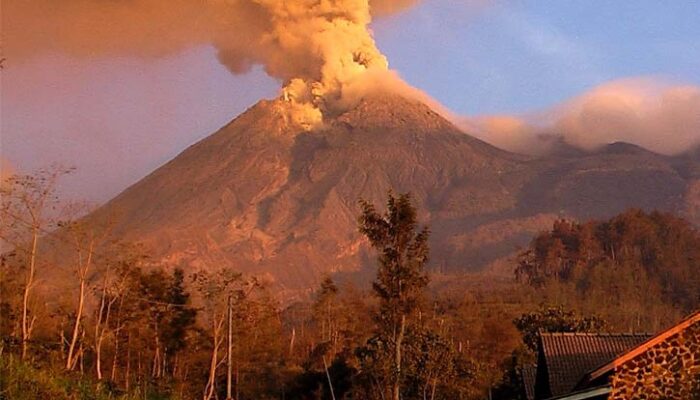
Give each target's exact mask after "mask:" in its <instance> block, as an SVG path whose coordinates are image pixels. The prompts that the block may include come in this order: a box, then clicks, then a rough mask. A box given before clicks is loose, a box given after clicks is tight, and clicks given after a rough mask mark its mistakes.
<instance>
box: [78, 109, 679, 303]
mask: <svg viewBox="0 0 700 400" xmlns="http://www.w3.org/2000/svg"><path fill="white" fill-rule="evenodd" d="M650 154H652V155H653V153H646V152H634V153H630V152H620V153H618V152H601V153H591V154H585V155H581V156H577V157H572V158H552V159H531V158H527V157H524V156H520V155H516V154H512V153H508V152H505V151H502V150H499V149H497V148H495V147H493V146H491V145H488V144H486V143H484V142H482V141H480V140H477V139H475V138H473V137H471V136H469V135H467V134H465V133H463V132H461V131H460V130H458V129H457V128H456V127H455V126H454V125H452V124H451V123H450V122H448V121H447V120H445V119H444V118H442V117H441V116H440V115H438V114H437V113H436V112H434V111H433V110H431V109H430V108H428V107H427V106H425V105H424V104H422V103H419V102H417V101H413V100H408V99H405V98H402V97H398V96H394V95H374V96H369V97H366V98H365V99H363V100H361V101H360V102H359V103H358V104H356V105H355V106H353V107H351V108H350V109H349V110H347V111H345V112H343V113H342V114H340V115H337V116H334V117H332V118H328V119H327V120H326V121H325V122H324V125H323V126H321V127H318V128H317V129H314V130H312V131H309V130H308V129H306V128H305V127H304V126H303V124H300V123H298V122H296V120H295V118H293V110H292V109H291V105H290V104H289V103H287V102H285V101H283V100H271V101H261V102H259V103H258V104H256V105H255V106H253V107H252V108H250V109H249V110H247V111H246V112H245V113H243V114H241V115H240V116H239V117H238V118H236V119H234V120H233V121H232V122H230V123H229V124H228V125H226V126H224V127H223V128H221V129H220V130H219V131H218V132H216V133H214V134H213V135H211V136H209V137H207V138H205V139H204V140H202V141H200V142H198V143H196V144H194V145H193V146H191V147H189V148H188V149H186V150H185V151H183V152H182V153H181V154H180V155H178V156H177V157H176V158H174V159H173V160H171V161H170V162H168V163H167V164H165V165H163V166H162V167H160V168H158V169H157V170H156V171H154V172H153V173H151V174H150V175H148V176H147V177H145V178H144V179H142V180H141V181H139V182H138V183H136V184H135V185H133V186H131V187H130V188H128V189H127V190H125V191H124V192H123V193H121V194H120V195H119V196H117V197H116V198H114V199H113V200H111V201H110V202H108V203H107V204H105V205H104V206H103V207H101V208H100V209H99V210H97V211H96V212H95V213H93V214H92V215H91V216H89V218H96V219H102V218H108V216H109V215H118V216H119V218H118V223H117V225H116V227H115V232H116V233H117V234H118V235H120V236H122V237H123V238H125V239H128V240H134V241H140V242H144V243H145V244H146V245H148V246H149V247H150V248H151V249H152V251H153V252H154V254H155V256H156V259H159V260H163V261H165V262H167V263H170V264H174V265H183V266H188V268H192V267H194V268H198V267H202V268H220V267H222V266H231V267H234V268H237V269H239V270H241V271H243V272H248V273H255V274H264V275H267V276H269V277H270V278H272V279H274V281H275V282H276V283H277V284H278V285H279V286H280V288H283V289H289V290H291V291H297V290H300V289H305V288H309V287H312V286H313V285H315V283H316V282H317V281H318V279H319V278H321V277H322V276H323V275H326V274H331V273H352V272H358V271H361V270H362V268H363V266H368V265H371V258H370V257H368V253H367V246H366V244H365V242H364V241H363V239H362V237H361V236H360V234H359V233H358V232H357V227H356V217H357V215H358V213H359V207H358V205H357V201H358V199H360V198H363V199H367V200H370V201H373V202H375V203H377V204H378V203H381V202H383V201H384V199H385V198H386V193H387V191H389V190H394V191H396V192H406V191H410V192H411V193H412V194H413V196H414V199H415V201H416V203H417V205H418V207H419V210H420V215H419V217H420V219H421V220H422V221H424V222H425V223H427V224H429V225H430V227H431V230H432V231H433V235H432V243H431V245H432V265H433V266H435V267H436V268H439V269H440V270H442V271H445V272H449V271H467V270H469V271H474V270H478V269H482V268H484V267H485V266H488V265H493V264H494V262H495V261H497V260H499V259H507V257H509V256H510V255H512V253H513V252H514V250H515V249H516V246H518V245H523V244H525V243H527V240H529V238H530V237H531V236H532V234H534V233H536V232H537V231H539V230H541V229H544V228H546V227H547V226H548V225H549V224H550V223H551V222H552V221H553V220H554V219H556V218H558V217H560V216H573V217H598V216H607V215H610V214H612V213H615V212H618V211H620V210H622V209H624V208H626V207H629V206H639V207H643V208H662V209H672V210H676V209H679V208H680V207H681V206H682V204H683V201H682V199H683V196H684V192H685V190H686V177H683V176H681V175H680V174H679V173H678V172H677V171H676V169H674V167H673V163H672V162H671V161H669V160H667V159H666V158H664V157H661V156H659V157H653V156H652V155H650Z"/></svg>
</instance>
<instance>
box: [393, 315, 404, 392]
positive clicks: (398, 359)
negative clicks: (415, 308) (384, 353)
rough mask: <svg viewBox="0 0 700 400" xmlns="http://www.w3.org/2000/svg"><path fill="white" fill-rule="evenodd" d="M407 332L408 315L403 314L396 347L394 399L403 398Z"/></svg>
mask: <svg viewBox="0 0 700 400" xmlns="http://www.w3.org/2000/svg"><path fill="white" fill-rule="evenodd" d="M405 332H406V315H401V325H400V326H399V334H398V335H397V337H396V343H395V348H394V356H395V358H394V367H395V369H396V372H395V376H394V387H393V390H392V398H393V399H394V400H401V345H402V343H403V336H404V334H405Z"/></svg>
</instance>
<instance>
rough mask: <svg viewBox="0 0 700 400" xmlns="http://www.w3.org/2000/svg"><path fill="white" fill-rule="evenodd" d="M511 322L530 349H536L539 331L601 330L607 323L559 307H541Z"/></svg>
mask: <svg viewBox="0 0 700 400" xmlns="http://www.w3.org/2000/svg"><path fill="white" fill-rule="evenodd" d="M513 323H514V324H515V326H516V327H517V328H518V330H519V331H520V332H521V333H522V335H523V342H524V343H525V345H526V346H527V347H528V348H529V349H530V350H532V351H536V350H537V334H538V333H540V332H601V331H602V330H604V329H605V328H606V327H607V323H606V322H605V321H604V320H602V319H600V318H598V317H585V316H581V315H579V314H578V313H576V312H574V311H571V310H565V309H564V308H563V307H562V306H559V307H544V306H543V307H541V308H540V309H539V310H537V311H533V312H529V313H526V314H523V315H521V316H520V317H518V318H516V319H515V320H514V321H513Z"/></svg>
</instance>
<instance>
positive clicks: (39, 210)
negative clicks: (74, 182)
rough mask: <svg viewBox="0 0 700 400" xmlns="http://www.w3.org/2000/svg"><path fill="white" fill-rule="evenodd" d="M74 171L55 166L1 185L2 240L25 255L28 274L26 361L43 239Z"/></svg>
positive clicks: (24, 300) (23, 310) (23, 340)
mask: <svg viewBox="0 0 700 400" xmlns="http://www.w3.org/2000/svg"><path fill="white" fill-rule="evenodd" d="M71 172H73V169H72V168H63V167H59V166H54V167H50V168H46V169H40V170H39V171H37V172H36V173H34V174H31V175H13V176H10V177H9V178H7V179H6V180H5V181H4V182H3V183H2V184H1V185H0V198H1V199H2V203H1V204H0V216H1V218H0V221H1V223H2V225H3V226H2V227H0V239H1V240H2V241H4V242H7V243H9V244H10V245H11V246H13V247H14V248H15V250H16V251H19V252H20V253H22V256H23V259H25V260H26V268H27V269H26V272H25V278H24V283H23V288H22V305H21V319H20V321H21V338H20V341H21V344H22V353H21V354H22V359H23V360H24V359H26V357H27V352H28V347H29V342H30V340H31V338H32V330H33V328H34V322H35V321H36V319H35V316H33V315H30V302H31V300H32V294H33V289H34V286H35V283H36V282H35V277H36V268H37V260H38V255H39V239H40V238H41V237H42V236H43V235H45V234H46V233H48V232H49V231H50V230H51V229H52V228H53V224H54V217H55V210H56V207H57V205H58V202H59V201H58V196H56V185H57V183H58V180H59V178H60V177H61V176H63V175H66V174H69V173H71Z"/></svg>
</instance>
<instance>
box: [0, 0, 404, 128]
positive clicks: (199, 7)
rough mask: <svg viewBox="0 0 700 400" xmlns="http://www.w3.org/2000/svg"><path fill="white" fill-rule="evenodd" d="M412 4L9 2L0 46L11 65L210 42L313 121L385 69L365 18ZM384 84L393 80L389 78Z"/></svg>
mask: <svg viewBox="0 0 700 400" xmlns="http://www.w3.org/2000/svg"><path fill="white" fill-rule="evenodd" d="M416 2H417V1H416V0H372V1H369V0H293V1H291V0H290V1H280V0H207V1H192V0H130V1H104V0H62V1H60V2H58V1H55V0H35V1H32V2H28V1H23V0H7V1H6V2H5V3H4V7H5V10H4V11H5V13H6V18H5V21H6V24H5V25H6V26H5V33H6V38H5V48H6V56H7V57H8V59H10V62H12V60H16V59H18V60H22V59H26V58H28V57H31V56H32V55H35V54H37V53H40V52H46V51H57V52H62V53H68V54H71V55H74V56H79V57H99V56H114V55H129V56H139V57H157V56H162V55H167V54H171V53H174V52H178V51H181V50H184V49H186V48H188V47H191V46H194V45H203V44H211V45H213V46H215V47H216V49H217V51H218V56H219V59H220V61H221V62H222V63H223V64H224V65H226V66H227V67H228V68H229V69H230V70H231V71H232V72H233V73H243V72H246V71H248V70H249V69H250V68H251V67H252V66H253V65H263V66H264V69H265V71H266V72H267V73H268V74H269V75H270V76H273V77H275V78H278V79H279V80H280V81H281V82H282V84H283V86H284V89H283V92H282V96H283V97H284V98H285V99H286V100H288V101H289V102H290V103H293V104H295V105H296V106H295V107H290V109H295V110H297V111H298V112H299V113H300V114H301V115H302V116H301V119H302V120H304V119H308V120H309V121H306V122H307V123H309V124H313V123H314V121H315V120H318V119H320V118H322V113H323V112H326V111H327V110H332V109H333V108H335V107H339V105H340V104H344V103H347V96H345V99H344V93H343V91H344V88H345V87H346V86H348V85H352V86H353V87H354V88H355V89H354V92H356V89H357V88H358V87H363V88H364V87H367V86H368V85H366V84H365V85H361V84H358V82H357V81H358V80H361V79H362V76H364V74H365V73H366V72H368V71H373V74H372V76H373V77H374V78H373V79H374V80H376V75H377V74H378V73H381V71H388V62H387V59H386V57H384V55H383V54H382V53H381V52H380V51H379V50H378V48H377V46H376V44H375V41H374V38H373V37H372V33H371V31H370V29H369V24H370V22H371V21H372V15H373V14H375V15H388V14H391V13H394V12H397V11H400V10H403V9H406V8H408V7H410V6H411V5H413V4H414V3H416ZM378 71H379V72H378ZM387 79H388V80H389V81H396V80H398V78H397V77H396V75H395V74H388V75H387ZM385 86H386V84H385ZM390 86H391V87H395V88H401V87H402V86H403V85H401V84H398V83H397V84H395V85H390ZM385 89H386V88H385ZM396 90H400V89H396ZM343 99H344V100H343Z"/></svg>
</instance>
